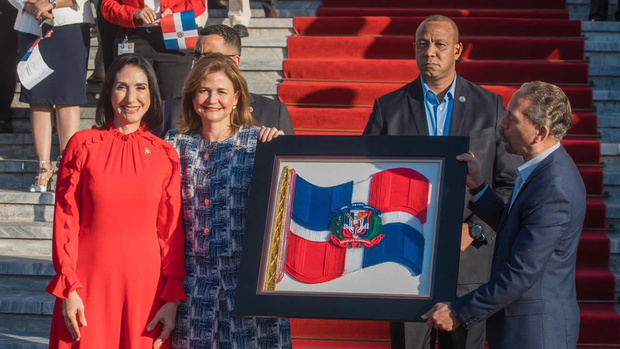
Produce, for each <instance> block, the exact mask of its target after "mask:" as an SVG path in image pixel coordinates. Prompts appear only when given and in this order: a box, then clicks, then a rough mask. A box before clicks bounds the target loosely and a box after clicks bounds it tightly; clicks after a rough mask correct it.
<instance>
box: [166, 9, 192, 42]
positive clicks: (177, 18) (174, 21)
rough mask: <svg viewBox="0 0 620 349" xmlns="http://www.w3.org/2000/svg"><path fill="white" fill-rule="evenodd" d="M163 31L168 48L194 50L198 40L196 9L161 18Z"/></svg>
mask: <svg viewBox="0 0 620 349" xmlns="http://www.w3.org/2000/svg"><path fill="white" fill-rule="evenodd" d="M161 31H162V34H163V35H164V43H165V45H166V49H168V50H175V51H179V50H193V49H194V47H195V46H196V42H197V41H198V29H197V28H196V18H195V17H194V10H191V11H185V12H180V13H174V14H172V15H170V16H166V17H164V18H162V19H161Z"/></svg>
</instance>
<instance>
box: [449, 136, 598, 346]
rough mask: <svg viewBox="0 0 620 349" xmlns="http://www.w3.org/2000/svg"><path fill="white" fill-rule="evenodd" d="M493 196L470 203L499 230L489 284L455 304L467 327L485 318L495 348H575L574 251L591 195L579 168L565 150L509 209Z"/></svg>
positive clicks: (541, 169)
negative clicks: (588, 195)
mask: <svg viewBox="0 0 620 349" xmlns="http://www.w3.org/2000/svg"><path fill="white" fill-rule="evenodd" d="M504 207H506V209H507V205H505V204H504V202H503V201H502V200H501V199H500V198H498V197H497V195H496V194H495V193H494V192H493V191H492V190H487V192H486V193H484V195H483V196H482V197H481V198H480V199H479V200H478V201H477V202H476V203H473V204H472V208H473V209H474V211H475V212H476V213H477V214H478V215H479V216H480V217H482V218H483V219H485V220H486V221H487V222H488V223H489V224H490V225H492V226H494V227H497V231H498V232H499V234H498V241H497V251H496V253H495V257H494V259H493V268H492V273H491V280H490V281H489V282H488V283H486V284H484V285H482V286H481V287H480V288H478V289H477V290H475V291H473V292H471V293H469V294H467V295H465V296H463V297H462V298H460V299H457V300H456V301H454V302H453V303H452V308H453V310H454V312H455V314H456V315H457V317H458V318H459V319H461V321H462V322H463V324H464V325H465V326H468V325H471V324H474V323H476V322H478V321H481V320H484V319H487V318H488V320H487V335H488V336H487V338H488V341H489V346H490V347H491V348H502V349H506V348H508V349H510V348H515V349H522V348H554V349H564V348H573V349H574V348H575V346H576V345H577V337H578V335H579V307H578V305H577V296H576V291H575V261H576V258H577V245H578V243H579V236H580V235H581V229H582V227H583V220H584V217H585V213H586V191H585V186H584V184H583V180H582V179H581V176H580V174H579V171H578V170H577V167H576V166H575V163H574V162H573V160H572V159H571V158H570V156H569V155H568V154H567V153H566V151H565V150H564V148H563V147H561V146H560V148H558V149H557V150H555V151H554V152H553V153H551V154H550V155H549V156H548V157H547V158H546V159H545V160H543V161H542V162H541V163H540V164H539V165H538V167H536V169H535V170H534V172H532V174H531V175H530V177H529V178H528V179H527V180H526V181H525V183H524V184H523V186H522V187H521V190H520V191H519V193H518V195H517V197H516V199H515V201H514V203H513V206H512V208H511V209H510V211H509V212H504Z"/></svg>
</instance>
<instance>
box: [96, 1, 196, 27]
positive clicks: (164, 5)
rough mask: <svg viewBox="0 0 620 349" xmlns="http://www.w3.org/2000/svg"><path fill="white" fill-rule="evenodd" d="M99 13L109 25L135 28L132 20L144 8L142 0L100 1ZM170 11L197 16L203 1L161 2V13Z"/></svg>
mask: <svg viewBox="0 0 620 349" xmlns="http://www.w3.org/2000/svg"><path fill="white" fill-rule="evenodd" d="M101 1H102V3H101V12H102V13H103V17H104V18H105V19H106V20H107V21H108V22H110V23H112V24H116V25H120V26H121V27H125V28H135V27H136V23H135V22H134V20H133V17H134V15H135V14H136V12H137V11H138V10H140V9H142V8H144V0H101ZM168 8H170V9H172V12H174V13H177V12H184V11H189V10H194V15H195V16H199V15H201V14H202V13H203V12H204V11H205V1H204V0H162V1H161V11H162V12H163V11H165V10H166V9H168Z"/></svg>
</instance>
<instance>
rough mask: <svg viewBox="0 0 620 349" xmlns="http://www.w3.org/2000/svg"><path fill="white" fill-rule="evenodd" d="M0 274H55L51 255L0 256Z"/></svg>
mask: <svg viewBox="0 0 620 349" xmlns="http://www.w3.org/2000/svg"><path fill="white" fill-rule="evenodd" d="M0 274H2V275H27V276H54V275H56V272H55V271H54V266H53V265H52V258H51V256H39V257H37V258H35V257H33V256H18V255H13V256H0Z"/></svg>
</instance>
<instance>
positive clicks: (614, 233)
mask: <svg viewBox="0 0 620 349" xmlns="http://www.w3.org/2000/svg"><path fill="white" fill-rule="evenodd" d="M567 2H568V8H569V11H570V17H571V19H580V20H582V21H583V22H582V25H581V30H582V33H583V35H584V36H585V38H586V39H587V40H586V46H585V47H586V57H587V59H588V61H589V63H590V83H591V84H592V88H593V99H594V105H595V107H596V113H597V116H598V128H599V132H600V134H601V143H602V145H601V154H602V159H601V161H602V163H603V166H604V168H603V171H604V177H603V184H604V191H605V193H606V194H607V195H608V196H607V198H606V199H605V203H606V204H607V224H608V229H609V231H608V236H609V238H610V241H611V247H610V250H611V251H610V254H611V256H610V257H611V258H610V269H611V271H612V273H614V274H615V276H616V299H618V300H620V40H619V38H620V22H613V21H609V22H589V21H588V20H587V19H588V14H589V4H590V1H589V0H568V1H567ZM617 6H618V2H617V1H613V0H612V1H609V12H608V13H609V15H610V18H611V17H612V16H613V14H614V13H615V11H616V8H617Z"/></svg>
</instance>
